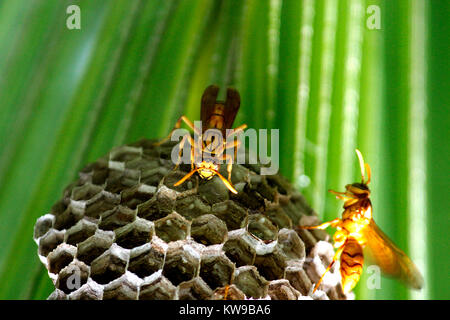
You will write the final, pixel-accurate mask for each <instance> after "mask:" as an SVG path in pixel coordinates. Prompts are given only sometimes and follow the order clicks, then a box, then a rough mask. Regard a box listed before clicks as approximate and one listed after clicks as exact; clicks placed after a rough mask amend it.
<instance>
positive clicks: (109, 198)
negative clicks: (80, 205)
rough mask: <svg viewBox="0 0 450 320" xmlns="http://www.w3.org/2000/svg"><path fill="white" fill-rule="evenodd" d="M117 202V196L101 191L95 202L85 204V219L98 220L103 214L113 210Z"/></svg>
mask: <svg viewBox="0 0 450 320" xmlns="http://www.w3.org/2000/svg"><path fill="white" fill-rule="evenodd" d="M119 202H120V197H119V196H117V195H114V194H112V193H109V192H107V191H102V192H101V193H100V194H99V195H98V197H96V198H95V201H93V200H91V201H88V202H87V203H86V206H85V209H84V211H85V213H84V214H85V216H87V217H92V218H95V219H98V218H100V215H101V214H102V213H103V212H105V211H108V210H111V209H113V208H115V207H116V206H117V205H118V204H119Z"/></svg>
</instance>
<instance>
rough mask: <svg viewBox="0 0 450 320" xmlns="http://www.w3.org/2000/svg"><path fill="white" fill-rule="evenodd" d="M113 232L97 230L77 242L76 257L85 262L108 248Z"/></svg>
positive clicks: (89, 261)
mask: <svg viewBox="0 0 450 320" xmlns="http://www.w3.org/2000/svg"><path fill="white" fill-rule="evenodd" d="M114 236H115V235H114V232H112V231H103V230H98V229H97V231H96V232H95V234H94V235H92V236H91V237H89V238H87V239H86V240H84V241H83V242H80V243H79V244H78V253H77V259H78V260H80V261H83V262H84V263H86V264H91V262H92V261H93V260H94V259H95V258H97V257H98V256H100V255H101V254H102V253H103V252H105V251H106V250H108V249H109V248H110V247H111V245H112V244H113V242H114Z"/></svg>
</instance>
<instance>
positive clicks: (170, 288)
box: [139, 270, 177, 300]
mask: <svg viewBox="0 0 450 320" xmlns="http://www.w3.org/2000/svg"><path fill="white" fill-rule="evenodd" d="M176 294H177V287H175V286H174V285H173V284H172V283H171V282H170V281H169V280H168V279H167V278H166V277H164V276H163V275H162V272H161V270H159V271H157V272H155V273H154V274H152V275H151V276H149V277H146V278H145V279H144V281H143V282H142V284H141V289H140V291H139V300H173V299H175V297H176Z"/></svg>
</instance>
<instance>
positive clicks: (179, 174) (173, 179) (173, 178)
mask: <svg viewBox="0 0 450 320" xmlns="http://www.w3.org/2000/svg"><path fill="white" fill-rule="evenodd" d="M188 173H189V172H184V171H180V169H178V170H176V171H171V172H169V173H168V174H167V175H166V176H165V177H164V178H163V179H164V180H163V183H164V185H165V186H166V187H167V188H169V189H172V190H175V191H176V192H184V191H187V190H191V189H193V188H195V186H196V181H198V180H197V179H189V180H187V181H185V182H184V183H182V184H180V185H178V186H174V184H176V183H177V182H178V181H179V180H181V179H182V178H183V177H184V176H185V175H187V174H188Z"/></svg>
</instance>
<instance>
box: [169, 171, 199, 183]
mask: <svg viewBox="0 0 450 320" xmlns="http://www.w3.org/2000/svg"><path fill="white" fill-rule="evenodd" d="M197 171H198V168H197V169H194V170H192V171H191V172H189V173H188V174H187V175H185V176H184V177H183V178H181V179H180V180H179V181H178V182H177V183H175V184H174V185H173V186H174V187H176V186H179V185H180V184H182V183H183V182H185V181H186V180H187V179H189V178H190V177H191V176H192V175H193V174H194V173H196V172H197Z"/></svg>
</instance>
